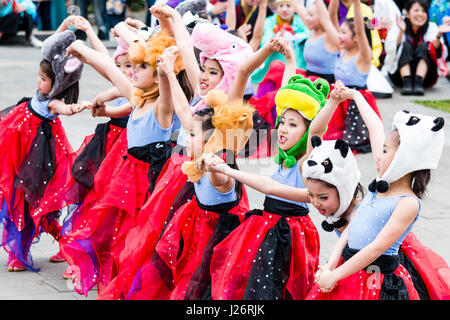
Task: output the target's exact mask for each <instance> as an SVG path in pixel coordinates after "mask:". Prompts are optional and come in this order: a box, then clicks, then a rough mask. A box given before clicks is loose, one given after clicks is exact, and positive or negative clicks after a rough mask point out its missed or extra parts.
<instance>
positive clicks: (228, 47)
mask: <svg viewBox="0 0 450 320" xmlns="http://www.w3.org/2000/svg"><path fill="white" fill-rule="evenodd" d="M191 38H192V41H193V43H194V47H196V48H198V49H199V50H200V51H201V52H200V62H201V64H202V65H203V64H204V63H205V60H206V59H215V60H217V61H218V62H219V64H220V66H221V67H222V70H223V77H222V80H221V81H220V83H219V84H218V85H217V86H216V87H215V88H214V89H218V90H222V91H224V92H226V93H228V92H230V89H231V85H232V84H233V81H234V79H235V78H236V74H237V71H238V68H239V65H240V63H241V62H242V61H244V60H245V59H247V58H248V57H249V56H250V55H251V54H252V53H253V50H252V49H251V47H250V45H249V44H248V43H246V42H245V41H244V40H242V39H241V38H239V37H236V36H234V35H232V34H230V33H228V32H226V31H224V30H222V29H221V28H220V27H218V26H216V25H214V24H210V23H199V24H197V25H195V27H194V29H193V30H192V34H191ZM202 98H204V97H202ZM203 107H206V106H205V105H203Z"/></svg>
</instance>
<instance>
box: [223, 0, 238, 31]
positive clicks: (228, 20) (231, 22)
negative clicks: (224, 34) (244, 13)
mask: <svg viewBox="0 0 450 320" xmlns="http://www.w3.org/2000/svg"><path fill="white" fill-rule="evenodd" d="M225 24H226V25H227V26H228V28H229V29H231V30H235V29H236V3H235V0H228V1H227V11H226V15H225Z"/></svg>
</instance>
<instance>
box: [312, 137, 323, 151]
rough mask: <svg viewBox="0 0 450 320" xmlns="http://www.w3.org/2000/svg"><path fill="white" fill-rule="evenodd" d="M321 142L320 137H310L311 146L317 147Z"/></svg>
mask: <svg viewBox="0 0 450 320" xmlns="http://www.w3.org/2000/svg"><path fill="white" fill-rule="evenodd" d="M321 144H322V139H320V137H319V136H312V137H311V145H312V147H313V148H315V147H318V146H320V145H321Z"/></svg>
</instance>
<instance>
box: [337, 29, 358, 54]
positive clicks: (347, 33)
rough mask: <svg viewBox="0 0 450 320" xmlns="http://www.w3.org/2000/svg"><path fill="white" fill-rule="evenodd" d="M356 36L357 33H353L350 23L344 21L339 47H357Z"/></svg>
mask: <svg viewBox="0 0 450 320" xmlns="http://www.w3.org/2000/svg"><path fill="white" fill-rule="evenodd" d="M354 36H355V35H354V34H353V31H352V30H351V29H350V27H349V25H348V23H347V22H344V23H342V24H341V27H340V28H339V33H338V39H339V49H343V50H346V51H349V50H350V49H352V48H353V47H355V46H356V42H355V37H354Z"/></svg>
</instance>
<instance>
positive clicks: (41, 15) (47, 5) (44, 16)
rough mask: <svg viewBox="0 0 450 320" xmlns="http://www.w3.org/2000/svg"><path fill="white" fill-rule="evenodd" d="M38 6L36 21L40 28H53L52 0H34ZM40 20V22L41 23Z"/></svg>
mask: <svg viewBox="0 0 450 320" xmlns="http://www.w3.org/2000/svg"><path fill="white" fill-rule="evenodd" d="M33 3H34V4H35V5H36V8H37V16H36V19H35V23H36V24H37V25H38V28H39V29H40V30H53V28H52V20H51V18H50V9H51V3H52V1H51V0H34V1H33ZM39 22H40V23H39Z"/></svg>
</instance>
